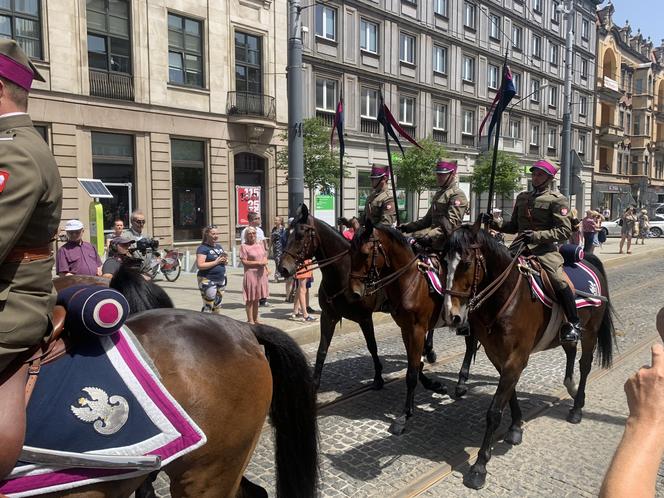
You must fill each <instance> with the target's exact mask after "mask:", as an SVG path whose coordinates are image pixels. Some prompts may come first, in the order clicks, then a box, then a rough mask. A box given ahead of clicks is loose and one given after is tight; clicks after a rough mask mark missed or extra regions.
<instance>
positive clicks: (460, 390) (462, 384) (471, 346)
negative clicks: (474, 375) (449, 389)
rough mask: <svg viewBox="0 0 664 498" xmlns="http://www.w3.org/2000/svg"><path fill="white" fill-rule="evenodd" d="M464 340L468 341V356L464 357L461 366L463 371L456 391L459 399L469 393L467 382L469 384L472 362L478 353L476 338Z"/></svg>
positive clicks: (471, 336)
mask: <svg viewBox="0 0 664 498" xmlns="http://www.w3.org/2000/svg"><path fill="white" fill-rule="evenodd" d="M464 339H466V354H465V355H464V356H463V363H462V364H461V370H459V380H458V381H457V385H456V388H455V389H454V395H455V396H456V397H457V398H462V397H463V396H464V395H465V394H466V393H467V392H468V387H466V382H468V377H469V376H470V362H471V360H472V359H473V357H474V356H475V353H476V352H477V339H476V338H475V336H474V335H467V336H466V337H465V338H464Z"/></svg>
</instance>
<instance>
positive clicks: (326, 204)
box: [316, 195, 334, 211]
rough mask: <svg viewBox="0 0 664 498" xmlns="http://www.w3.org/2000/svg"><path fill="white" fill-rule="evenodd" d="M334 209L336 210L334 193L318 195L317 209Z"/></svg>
mask: <svg viewBox="0 0 664 498" xmlns="http://www.w3.org/2000/svg"><path fill="white" fill-rule="evenodd" d="M333 210H334V196H333V195H317V196H316V211H333Z"/></svg>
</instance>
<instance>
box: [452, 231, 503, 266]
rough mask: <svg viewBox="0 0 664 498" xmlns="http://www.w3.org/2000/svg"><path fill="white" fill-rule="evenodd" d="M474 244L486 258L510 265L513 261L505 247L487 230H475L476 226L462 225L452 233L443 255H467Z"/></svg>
mask: <svg viewBox="0 0 664 498" xmlns="http://www.w3.org/2000/svg"><path fill="white" fill-rule="evenodd" d="M473 244H477V245H479V246H480V247H481V248H482V252H483V253H484V255H485V256H493V257H496V258H498V262H501V263H505V264H509V263H510V262H511V261H512V255H511V254H510V251H509V249H508V248H507V247H506V246H505V245H503V244H501V243H500V242H498V241H497V240H496V239H495V238H494V237H492V236H491V234H490V233H489V232H487V231H486V230H483V229H480V230H475V228H474V225H461V226H460V227H458V228H457V229H456V230H454V231H452V233H451V234H450V236H449V237H448V239H447V240H446V241H445V245H444V247H443V253H444V254H449V253H451V252H458V253H460V254H465V253H467V252H468V250H469V249H470V246H471V245H473Z"/></svg>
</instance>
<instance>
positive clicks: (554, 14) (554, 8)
mask: <svg viewBox="0 0 664 498" xmlns="http://www.w3.org/2000/svg"><path fill="white" fill-rule="evenodd" d="M559 6H560V1H559V0H553V3H552V4H551V20H552V21H553V22H554V23H555V24H560V11H559V10H558V7H559Z"/></svg>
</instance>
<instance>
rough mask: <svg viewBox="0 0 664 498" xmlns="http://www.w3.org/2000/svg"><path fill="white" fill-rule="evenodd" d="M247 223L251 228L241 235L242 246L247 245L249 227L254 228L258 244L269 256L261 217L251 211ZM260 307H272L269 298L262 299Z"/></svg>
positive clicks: (243, 231)
mask: <svg viewBox="0 0 664 498" xmlns="http://www.w3.org/2000/svg"><path fill="white" fill-rule="evenodd" d="M247 221H249V226H248V227H246V228H245V229H244V230H242V232H241V233H240V244H244V243H246V240H247V229H248V228H249V227H252V228H254V230H255V231H256V242H258V243H259V244H261V245H262V246H263V248H264V249H265V254H267V250H268V241H267V239H266V238H265V232H263V229H262V228H261V227H260V225H261V217H260V216H259V215H258V213H255V212H253V211H249V213H248V214H247ZM259 305H260V306H270V305H269V304H268V302H267V298H265V299H261V300H260V302H259Z"/></svg>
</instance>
